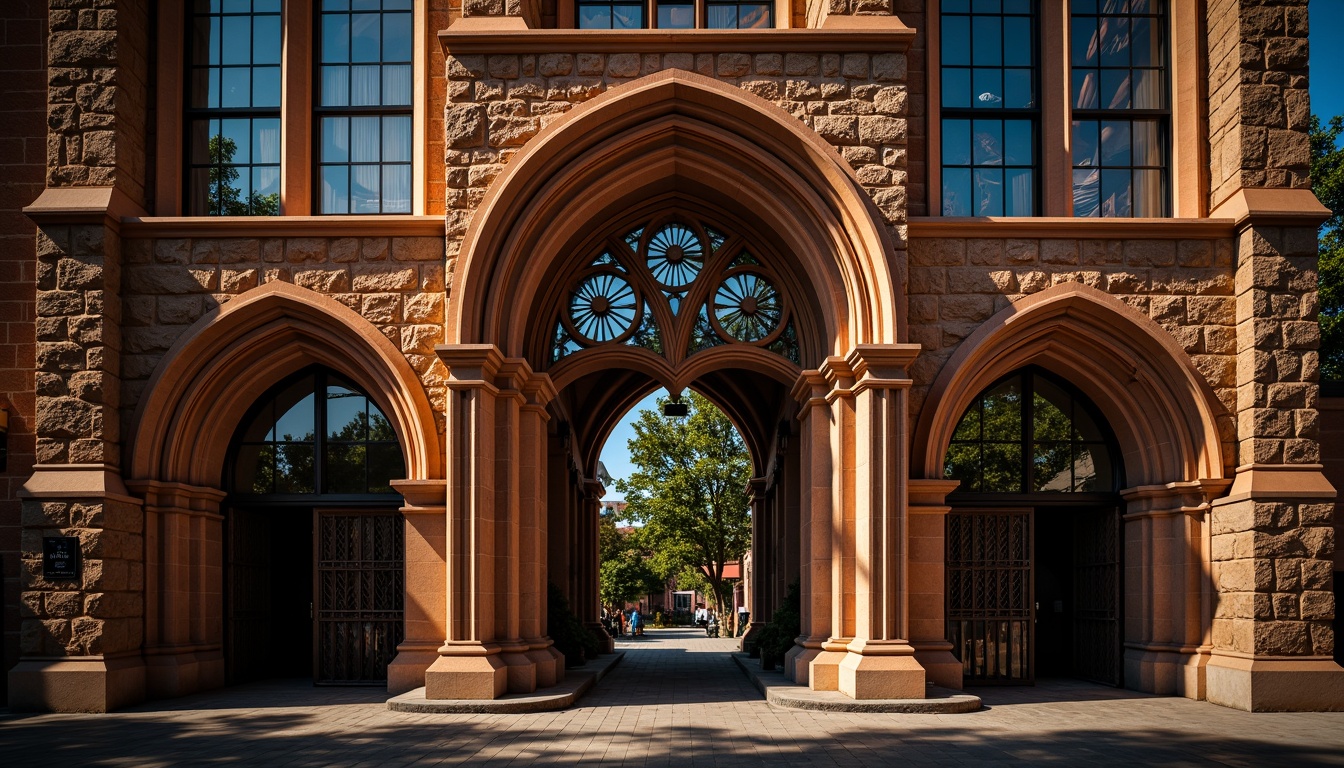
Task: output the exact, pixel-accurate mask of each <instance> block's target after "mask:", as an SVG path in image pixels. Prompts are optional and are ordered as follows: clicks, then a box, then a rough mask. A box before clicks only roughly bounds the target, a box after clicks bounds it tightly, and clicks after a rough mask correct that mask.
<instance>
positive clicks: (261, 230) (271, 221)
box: [121, 216, 447, 238]
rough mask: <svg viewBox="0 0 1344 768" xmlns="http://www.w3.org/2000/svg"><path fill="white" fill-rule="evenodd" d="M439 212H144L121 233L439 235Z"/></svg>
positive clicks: (441, 229) (125, 223)
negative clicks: (350, 213)
mask: <svg viewBox="0 0 1344 768" xmlns="http://www.w3.org/2000/svg"><path fill="white" fill-rule="evenodd" d="M446 231H447V229H446V224H445V220H444V218H443V217H442V216H185V217H184V216H144V217H135V218H126V219H122V220H121V235H122V237H145V238H149V237H443V236H444V235H445V233H446Z"/></svg>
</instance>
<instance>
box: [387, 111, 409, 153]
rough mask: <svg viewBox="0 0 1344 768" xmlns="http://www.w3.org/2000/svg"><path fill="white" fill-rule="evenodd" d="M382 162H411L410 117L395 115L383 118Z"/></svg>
mask: <svg viewBox="0 0 1344 768" xmlns="http://www.w3.org/2000/svg"><path fill="white" fill-rule="evenodd" d="M382 160H383V162H385V163H409V162H411V118H410V116H409V115H396V116H392V117H384V118H383V157H382Z"/></svg>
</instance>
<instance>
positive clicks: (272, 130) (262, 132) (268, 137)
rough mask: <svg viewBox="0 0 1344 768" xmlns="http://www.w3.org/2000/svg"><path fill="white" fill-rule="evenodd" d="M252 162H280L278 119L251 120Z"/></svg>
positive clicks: (275, 163)
mask: <svg viewBox="0 0 1344 768" xmlns="http://www.w3.org/2000/svg"><path fill="white" fill-rule="evenodd" d="M252 162H254V163H266V164H274V165H279V164H280V121H279V120H276V119H274V118H272V119H270V120H253V121H252Z"/></svg>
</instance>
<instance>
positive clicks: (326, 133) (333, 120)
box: [321, 117, 350, 163]
mask: <svg viewBox="0 0 1344 768" xmlns="http://www.w3.org/2000/svg"><path fill="white" fill-rule="evenodd" d="M321 151H322V161H323V162H327V163H344V162H348V161H349V160H350V120H349V118H345V117H324V118H322V150H321Z"/></svg>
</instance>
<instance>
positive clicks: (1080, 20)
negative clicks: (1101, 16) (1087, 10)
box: [1069, 16, 1101, 67]
mask: <svg viewBox="0 0 1344 768" xmlns="http://www.w3.org/2000/svg"><path fill="white" fill-rule="evenodd" d="M1069 48H1070V50H1071V52H1072V55H1071V57H1070V58H1071V60H1072V63H1073V65H1074V66H1075V67H1094V66H1096V65H1097V62H1098V61H1099V60H1100V56H1101V51H1100V50H1099V45H1098V41H1097V20H1096V18H1094V17H1092V16H1074V17H1073V18H1072V19H1071V20H1070V29H1069Z"/></svg>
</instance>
